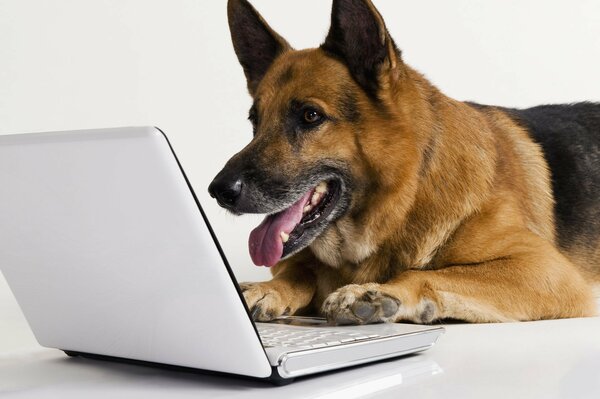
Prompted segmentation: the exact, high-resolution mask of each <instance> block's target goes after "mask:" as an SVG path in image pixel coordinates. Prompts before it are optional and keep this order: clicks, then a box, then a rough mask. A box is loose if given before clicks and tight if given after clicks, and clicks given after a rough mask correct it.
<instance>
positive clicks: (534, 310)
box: [322, 244, 596, 324]
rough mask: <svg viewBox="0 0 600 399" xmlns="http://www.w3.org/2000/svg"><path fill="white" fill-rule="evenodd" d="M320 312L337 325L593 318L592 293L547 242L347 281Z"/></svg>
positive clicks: (576, 272)
mask: <svg viewBox="0 0 600 399" xmlns="http://www.w3.org/2000/svg"><path fill="white" fill-rule="evenodd" d="M322 313H323V314H324V315H325V316H326V317H327V318H328V319H329V320H330V321H332V322H334V323H337V324H366V323H376V322H387V321H389V322H396V321H403V320H406V321H412V322H416V323H424V324H428V323H432V322H434V321H436V320H440V319H458V320H464V321H468V322H475V323H477V322H505V321H524V320H540V319H553V318H565V317H581V316H592V315H594V314H595V313H596V306H595V302H594V300H593V296H592V293H591V289H590V287H589V286H588V284H587V283H586V282H585V280H584V279H583V278H582V277H581V275H580V273H579V271H578V270H577V269H576V267H575V266H573V265H572V264H571V263H570V262H569V261H568V260H567V259H566V258H565V257H564V256H563V255H562V254H560V253H559V252H558V251H557V250H556V249H555V248H554V247H553V246H552V245H550V244H548V245H545V246H540V247H537V248H536V249H535V250H531V251H521V252H519V253H513V254H510V255H506V256H502V257H497V258H496V259H495V260H489V261H484V262H481V263H475V264H473V263H470V264H468V265H454V266H448V267H445V268H441V269H437V270H410V271H406V272H403V273H400V274H399V275H398V276H396V277H395V278H393V279H392V280H390V281H388V282H387V283H385V284H375V283H372V284H361V285H357V284H352V285H347V286H344V287H342V288H340V289H338V290H337V291H336V292H334V293H333V294H331V295H330V296H329V297H328V298H327V299H326V300H325V302H324V303H323V306H322Z"/></svg>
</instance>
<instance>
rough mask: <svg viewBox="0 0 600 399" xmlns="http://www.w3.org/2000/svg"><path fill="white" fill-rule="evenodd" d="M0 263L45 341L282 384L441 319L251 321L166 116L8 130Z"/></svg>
mask: <svg viewBox="0 0 600 399" xmlns="http://www.w3.org/2000/svg"><path fill="white" fill-rule="evenodd" d="M0 187H1V193H2V194H1V200H0V243H1V244H0V245H1V249H0V270H2V273H3V274H4V276H5V278H6V279H7V281H8V284H9V286H10V288H11V290H12V291H13V293H14V295H15V297H16V299H17V301H18V303H19V305H20V307H21V309H22V311H23V313H24V315H25V317H26V319H27V321H28V323H29V325H30V326H31V329H32V330H33V333H34V335H35V337H36V339H37V340H38V342H39V343H40V344H41V345H42V346H46V347H51V348H58V349H61V350H63V351H65V352H66V353H67V354H69V355H82V356H88V357H100V358H105V359H114V360H129V361H136V362H148V363H152V364H158V365H168V366H177V367H183V368H188V369H190V368H191V369H198V370H209V371H214V372H221V373H230V374H238V375H243V376H249V377H256V378H265V379H271V380H272V381H275V382H279V383H283V382H289V381H292V380H293V379H294V378H295V377H298V376H303V375H307V374H314V373H319V372H323V371H327V370H333V369H338V368H342V367H347V366H352V365H357V364H361V363H366V362H371V361H375V360H380V359H385V358H390V357H394V356H400V355H405V354H408V353H413V352H418V351H423V350H425V349H428V348H430V347H431V346H432V345H433V344H434V343H435V342H436V340H437V338H438V336H439V335H440V334H441V333H442V332H443V328H441V327H430V326H418V325H411V324H385V325H384V324H379V325H369V326H347V327H333V326H329V325H327V324H326V323H325V322H324V320H321V319H311V318H298V317H288V318H282V319H280V320H278V321H277V322H275V323H253V322H252V320H251V318H250V316H249V312H248V309H247V308H246V306H245V303H244V301H243V297H242V295H241V293H240V290H239V287H238V285H237V282H236V280H235V278H234V276H233V274H232V271H231V269H230V267H229V265H228V263H227V260H226V258H225V255H224V253H223V251H222V250H221V248H220V246H219V243H218V241H217V238H216V237H215V235H214V233H213V231H212V229H211V227H210V225H209V223H208V220H207V218H206V215H205V214H204V212H203V210H202V208H201V207H200V204H199V202H198V200H197V198H196V197H195V195H194V192H193V190H192V188H191V186H190V184H189V182H188V181H187V178H186V176H185V174H184V172H183V169H182V168H181V165H180V164H179V162H178V160H177V158H176V156H175V153H174V152H173V150H172V148H171V146H170V144H169V142H168V140H167V138H166V136H165V135H164V134H163V133H162V132H161V131H160V130H159V129H157V128H153V127H131V128H116V129H98V130H82V131H69V132H51V133H36V134H23V135H9V136H0Z"/></svg>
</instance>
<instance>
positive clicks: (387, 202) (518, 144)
mask: <svg viewBox="0 0 600 399" xmlns="http://www.w3.org/2000/svg"><path fill="white" fill-rule="evenodd" d="M369 4H370V3H369ZM377 15H379V14H377ZM382 23H383V22H382ZM382 26H383V25H382ZM382 34H387V33H386V32H385V29H383V30H382ZM390 51H391V50H390ZM390 54H391V56H390V58H389V60H388V62H387V64H386V65H384V67H383V68H382V70H381V73H380V77H379V80H380V83H381V92H380V93H379V97H380V100H381V102H382V103H383V104H384V105H385V109H386V111H385V112H384V111H382V110H381V109H380V108H378V107H377V106H376V105H375V104H374V103H373V102H372V101H371V100H370V99H369V98H367V96H366V95H365V94H364V92H363V91H362V90H361V89H360V88H359V87H358V85H357V84H356V82H354V80H353V79H352V78H351V76H350V75H349V72H348V70H347V68H346V67H345V66H344V65H343V64H342V63H341V62H340V61H338V60H335V59H333V58H331V57H328V56H327V55H326V54H324V52H323V51H322V50H320V49H310V50H302V51H292V50H289V51H287V52H285V53H284V54H282V55H281V56H279V57H278V58H277V59H276V61H275V62H274V63H273V65H272V66H271V68H270V70H269V71H268V73H267V74H266V76H265V77H264V79H263V80H262V81H261V82H260V85H258V87H257V89H256V93H253V94H254V97H255V99H258V100H259V101H260V104H261V107H262V108H263V109H267V110H269V115H273V118H264V119H263V122H262V123H263V124H264V125H263V126H261V127H260V128H261V131H263V132H264V133H262V134H261V135H259V136H257V137H256V138H255V140H254V141H253V142H252V143H251V144H250V145H249V147H248V148H247V149H246V150H245V151H259V152H260V161H259V162H265V163H270V164H272V165H276V168H279V169H278V170H280V172H281V174H283V175H284V174H285V173H286V171H291V170H296V169H298V168H305V167H306V166H307V165H311V164H313V163H315V162H318V161H319V160H320V159H322V158H332V159H339V160H343V161H345V162H347V163H348V164H349V165H351V168H352V170H351V172H352V174H353V176H354V178H355V179H356V181H357V182H358V183H359V184H357V188H356V190H355V191H354V192H353V193H352V204H351V206H350V209H349V210H348V212H347V213H346V214H345V215H344V216H343V217H341V218H340V219H339V220H337V221H336V222H335V223H334V224H333V225H331V226H330V227H329V228H328V229H327V230H326V231H325V232H324V233H323V234H322V235H321V236H320V237H318V238H317V239H316V240H315V241H314V242H313V243H312V245H311V246H310V248H307V249H305V250H303V251H302V252H301V253H299V254H297V255H295V256H293V257H291V258H290V259H287V260H283V261H281V262H280V263H279V264H278V265H277V266H276V267H274V268H273V274H274V278H273V280H272V281H270V282H265V283H257V284H253V285H248V286H245V287H244V288H245V297H246V300H247V301H248V305H249V306H250V307H253V306H254V305H256V304H257V303H260V304H261V310H260V311H259V312H258V313H257V319H260V320H268V319H271V318H273V317H276V316H278V315H281V314H283V313H284V312H286V311H287V312H288V313H296V314H298V313H303V312H304V313H305V312H313V313H314V312H319V311H320V312H322V314H324V315H327V316H328V318H329V319H330V320H331V321H333V322H342V321H348V320H352V321H353V322H357V323H361V322H372V321H400V320H410V321H413V322H418V323H431V322H433V321H434V320H439V319H443V318H453V319H461V320H466V321H471V322H502V321H514V320H537V319H547V318H561V317H580V316H591V315H594V314H595V304H594V301H593V297H592V293H591V288H590V282H591V281H599V282H600V267H599V265H598V263H597V262H596V263H594V264H589V263H586V262H589V261H588V260H586V259H589V256H588V255H589V254H590V251H591V252H593V253H594V254H595V257H594V259H598V258H599V256H598V253H599V252H600V249H599V248H600V245H599V244H598V243H596V244H595V247H594V249H592V250H590V249H589V246H587V247H586V249H585V251H584V250H582V248H575V247H574V248H571V249H569V251H567V252H565V253H561V252H560V250H559V249H558V248H557V247H556V245H555V235H556V232H555V224H554V220H553V197H552V190H551V184H550V174H549V170H548V166H547V164H546V161H545V160H544V156H543V154H542V151H541V149H540V147H539V146H538V145H537V144H536V143H534V142H533V141H532V140H531V139H530V138H529V136H528V134H527V132H526V131H525V130H524V129H523V128H522V127H520V126H518V125H517V124H516V123H515V122H513V121H512V120H511V119H510V118H509V117H508V116H507V115H505V114H504V113H503V112H502V111H500V110H498V109H493V108H492V109H490V110H489V111H485V112H484V111H480V110H478V109H475V108H474V107H472V106H470V105H468V104H465V103H462V102H459V101H456V100H453V99H451V98H448V97H446V96H445V95H443V94H442V93H440V92H439V91H438V90H437V89H436V88H435V87H434V86H432V85H431V84H430V83H429V82H428V81H427V80H426V79H425V78H424V77H423V76H422V75H421V74H419V73H418V72H416V71H414V70H413V69H411V68H410V67H408V66H407V65H406V64H404V63H403V61H402V60H401V59H399V58H397V57H396V53H395V52H392V51H391V52H390ZM290 68H291V69H292V70H293V71H294V79H292V81H291V82H288V83H286V84H284V85H283V86H282V85H280V83H279V82H280V79H279V77H280V76H281V74H282V73H284V71H286V70H288V69H290ZM341 87H343V88H345V89H346V90H347V89H350V90H351V91H352V93H353V95H354V96H355V98H356V99H357V105H358V108H359V111H360V114H361V119H360V121H359V122H357V123H355V124H348V123H344V122H340V123H337V124H335V125H328V126H324V127H323V128H322V129H320V131H319V132H318V133H317V134H311V135H310V137H309V138H307V139H306V140H305V142H303V145H302V149H301V151H300V152H297V151H295V150H294V149H293V148H292V147H291V145H290V144H289V142H288V141H287V140H286V139H285V137H284V136H283V135H281V134H279V133H278V132H279V130H280V129H279V128H280V127H281V123H282V121H279V120H277V118H276V115H278V113H277V110H278V109H280V108H281V107H284V106H285V104H287V102H288V101H289V99H290V98H292V97H293V98H309V99H311V100H312V101H314V102H316V103H318V104H319V105H320V106H321V107H322V108H323V109H324V110H325V112H327V113H328V114H329V115H332V116H334V117H335V116H338V115H337V112H338V111H337V110H336V108H335V106H334V105H333V102H332V101H333V100H334V99H336V98H338V97H339V96H340V95H341V93H340V88H341ZM573 262H574V263H573ZM580 262H582V263H580ZM584 277H585V279H584ZM586 279H587V281H586ZM367 293H369V294H368V295H367ZM367 297H368V298H371V299H370V300H371V305H372V306H374V307H375V308H377V312H378V313H377V312H376V315H379V319H377V318H375V319H369V320H364V319H360V318H356V315H355V314H354V313H352V312H353V311H354V310H356V308H357V306H358V307H360V306H359V305H361V303H362V302H361V301H366V300H367V299H365V298H367ZM373 298H375V299H373ZM382 298H383V299H382ZM388 298H392V299H393V300H394V301H396V302H395V303H397V304H398V305H399V307H398V310H397V312H395V313H394V314H393V315H391V316H384V313H382V312H383V310H382V309H383V308H384V304H385V303H388V302H389V300H388ZM385 301H388V302H385ZM353 309H354V310H353ZM373 317H375V316H373Z"/></svg>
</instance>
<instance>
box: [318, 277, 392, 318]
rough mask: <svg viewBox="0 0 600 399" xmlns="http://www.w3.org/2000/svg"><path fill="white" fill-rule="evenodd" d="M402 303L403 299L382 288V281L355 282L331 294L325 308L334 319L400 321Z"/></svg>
mask: <svg viewBox="0 0 600 399" xmlns="http://www.w3.org/2000/svg"><path fill="white" fill-rule="evenodd" d="M400 307H401V302H400V300H399V299H397V298H394V297H392V296H390V295H388V294H385V293H383V292H382V291H381V290H379V284H364V285H357V284H351V285H347V286H345V287H342V288H340V289H339V290H337V291H335V292H334V293H332V294H331V295H329V296H328V297H327V299H325V302H323V307H322V308H321V311H322V313H323V314H324V315H325V317H327V321H329V322H330V323H335V324H370V323H381V322H393V321H396V320H397V318H398V314H399V311H400Z"/></svg>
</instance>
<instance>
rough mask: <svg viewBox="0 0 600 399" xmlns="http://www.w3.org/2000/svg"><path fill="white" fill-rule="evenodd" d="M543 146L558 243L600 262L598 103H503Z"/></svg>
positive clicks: (582, 259) (591, 263) (588, 261)
mask: <svg viewBox="0 0 600 399" xmlns="http://www.w3.org/2000/svg"><path fill="white" fill-rule="evenodd" d="M504 111H506V112H507V113H508V114H509V115H510V116H511V117H512V118H513V119H514V120H515V121H516V122H517V123H519V124H520V125H522V126H523V127H525V128H526V129H527V130H528V131H529V134H530V135H531V137H532V138H533V139H534V140H535V141H536V142H537V143H539V144H540V145H541V146H542V148H543V151H544V155H545V157H546V161H547V162H548V165H549V167H550V169H551V173H552V189H553V193H554V199H555V202H556V203H555V218H556V233H557V235H556V237H557V240H558V245H559V246H560V247H561V248H562V249H563V250H564V251H565V252H566V253H567V254H569V255H571V257H573V258H575V259H574V260H576V263H578V264H580V265H581V266H584V267H586V268H588V269H591V268H594V267H596V268H597V265H598V263H599V262H600V104H598V103H589V102H582V103H576V104H565V105H541V106H538V107H533V108H527V109H504Z"/></svg>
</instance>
